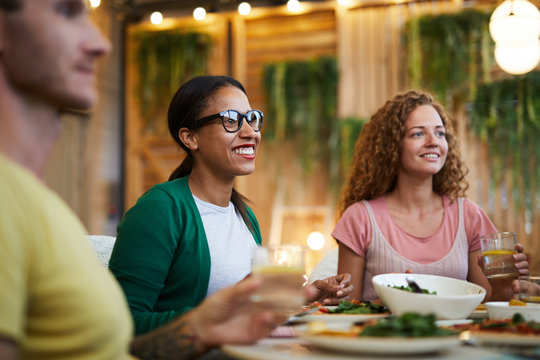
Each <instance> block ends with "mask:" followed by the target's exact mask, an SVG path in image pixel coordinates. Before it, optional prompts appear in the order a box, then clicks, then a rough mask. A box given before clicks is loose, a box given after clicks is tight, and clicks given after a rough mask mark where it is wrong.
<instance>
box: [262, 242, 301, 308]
mask: <svg viewBox="0 0 540 360" xmlns="http://www.w3.org/2000/svg"><path fill="white" fill-rule="evenodd" d="M304 255H305V251H304V249H303V248H302V247H300V246H295V245H279V246H267V247H262V246H258V247H257V248H256V249H255V254H254V257H253V261H252V267H251V270H252V273H253V276H259V277H261V278H262V279H263V283H262V286H261V287H260V288H259V289H258V290H257V291H256V292H255V293H254V294H253V295H252V296H251V301H252V302H254V303H257V304H259V305H260V306H261V307H264V308H270V309H274V310H277V311H284V312H287V311H295V310H298V309H300V308H301V307H302V305H304V301H305V294H304V287H303V283H304Z"/></svg>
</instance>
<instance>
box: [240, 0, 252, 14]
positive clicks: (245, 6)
mask: <svg viewBox="0 0 540 360" xmlns="http://www.w3.org/2000/svg"><path fill="white" fill-rule="evenodd" d="M250 12H251V5H250V4H249V3H248V2H241V3H240V5H238V13H239V14H240V15H243V16H246V15H249V13H250Z"/></svg>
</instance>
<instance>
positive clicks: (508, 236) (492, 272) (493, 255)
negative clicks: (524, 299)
mask: <svg viewBox="0 0 540 360" xmlns="http://www.w3.org/2000/svg"><path fill="white" fill-rule="evenodd" d="M516 243H517V242H516V234H515V233H514V232H501V233H494V234H485V235H482V236H481V237H480V246H481V248H482V256H483V259H484V269H485V272H486V276H487V277H488V278H491V279H501V278H509V277H517V276H518V275H519V270H518V269H517V268H516V266H515V262H516V261H515V259H514V254H515V253H516V252H517V251H516V249H515V247H516Z"/></svg>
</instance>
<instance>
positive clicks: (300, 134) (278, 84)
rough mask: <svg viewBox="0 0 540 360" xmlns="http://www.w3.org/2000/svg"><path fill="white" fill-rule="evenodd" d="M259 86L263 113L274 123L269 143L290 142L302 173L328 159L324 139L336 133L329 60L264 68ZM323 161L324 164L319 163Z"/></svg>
mask: <svg viewBox="0 0 540 360" xmlns="http://www.w3.org/2000/svg"><path fill="white" fill-rule="evenodd" d="M263 76H264V77H263V85H264V89H265V91H266V95H267V105H266V112H267V114H268V117H269V118H271V119H274V121H272V122H269V124H268V127H266V129H265V137H266V138H267V139H269V140H277V141H283V140H294V141H295V142H297V143H298V144H299V147H300V149H299V150H300V156H301V159H302V163H303V165H304V168H305V169H306V170H308V171H309V170H310V169H311V168H312V167H313V162H314V161H315V159H318V160H319V159H326V160H327V159H328V151H326V150H327V149H328V145H327V143H328V139H330V137H331V135H332V134H333V132H335V131H336V129H337V119H336V114H337V98H336V97H337V81H338V70H337V62H336V59H335V58H333V57H321V58H317V59H311V60H308V61H288V62H279V63H272V64H267V65H266V66H265V68H264V75H263ZM323 161H325V160H323Z"/></svg>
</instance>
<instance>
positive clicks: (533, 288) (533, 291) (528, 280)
mask: <svg viewBox="0 0 540 360" xmlns="http://www.w3.org/2000/svg"><path fill="white" fill-rule="evenodd" d="M518 281H519V299H520V300H521V301H525V302H532V303H540V275H530V276H529V275H522V276H520V277H519V278H518Z"/></svg>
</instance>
